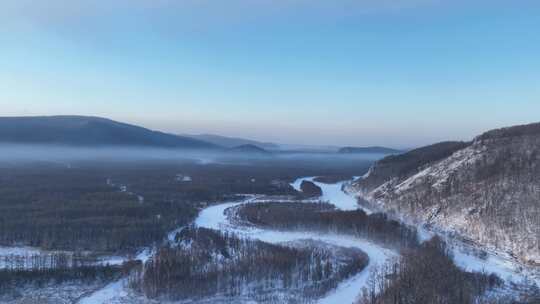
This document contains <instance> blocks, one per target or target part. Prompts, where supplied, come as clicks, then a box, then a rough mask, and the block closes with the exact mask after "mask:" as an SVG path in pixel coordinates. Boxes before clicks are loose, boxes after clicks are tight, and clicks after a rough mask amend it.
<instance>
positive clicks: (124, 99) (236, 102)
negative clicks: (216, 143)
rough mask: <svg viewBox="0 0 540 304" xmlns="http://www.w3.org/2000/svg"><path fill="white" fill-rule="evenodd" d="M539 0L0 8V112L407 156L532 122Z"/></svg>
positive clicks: (538, 66)
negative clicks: (402, 151) (401, 151)
mask: <svg viewBox="0 0 540 304" xmlns="http://www.w3.org/2000/svg"><path fill="white" fill-rule="evenodd" d="M539 14H540V5H539V4H538V2H535V1H528V0H524V1H505V0H496V1H484V0H476V1H463V0H458V1H440V0H387V1H386V0H385V1H374V0H366V1H352V0H343V1H331V2H330V1H323V0H315V1H305V0H301V1H287V0H286V1H279V2H275V1H266V0H264V1H248V0H231V1H228V2H227V3H215V2H213V1H207V0H203V1H191V0H189V1H161V0H158V1H150V0H136V1H127V0H118V1H113V2H112V3H111V2H110V1H104V0H93V1H90V0H79V1H66V0H52V1H47V2H46V3H44V2H41V3H35V2H33V1H29V0H17V1H15V0H7V1H3V2H2V4H0V44H1V45H2V47H1V48H0V65H1V66H2V72H0V108H1V110H0V116H36V115H87V116H99V117H106V118H110V119H113V120H117V121H121V122H126V123H130V124H134V125H140V126H143V127H146V128H149V129H153V130H160V131H163V132H168V133H173V134H217V135H221V136H230V137H240V138H247V139H254V140H258V141H264V142H275V143H280V144H304V145H332V146H388V147H394V148H411V147H417V146H422V145H426V144H430V143H434V142H438V141H443V140H470V139H472V138H473V137H474V136H476V135H478V134H480V133H482V132H484V131H487V130H489V129H494V128H499V127H505V126H511V125H517V124H525V123H531V122H535V121H538V120H539V119H538V115H537V113H540V102H539V100H538V99H539V96H540V60H539V59H538V54H539V53H540V40H539V39H538V34H537V32H538V28H540V19H539V18H538V15H539Z"/></svg>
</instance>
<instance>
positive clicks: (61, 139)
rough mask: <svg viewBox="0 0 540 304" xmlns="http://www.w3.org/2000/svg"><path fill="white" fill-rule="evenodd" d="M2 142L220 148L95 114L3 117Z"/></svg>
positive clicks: (0, 137)
mask: <svg viewBox="0 0 540 304" xmlns="http://www.w3.org/2000/svg"><path fill="white" fill-rule="evenodd" d="M0 142H1V143H6V144H41V145H66V146H82V147H94V146H138V147H157V148H185V149H219V148H220V147H219V146H217V145H214V144H211V143H207V142H204V141H200V140H196V139H192V138H188V137H182V136H177V135H173V134H168V133H165V132H160V131H153V130H150V129H146V128H143V127H139V126H135V125H131V124H126V123H122V122H117V121H114V120H111V119H107V118H102V117H95V116H77V115H58V116H28V117H0Z"/></svg>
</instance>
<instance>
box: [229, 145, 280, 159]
mask: <svg viewBox="0 0 540 304" xmlns="http://www.w3.org/2000/svg"><path fill="white" fill-rule="evenodd" d="M227 151H229V152H233V153H247V154H258V155H261V156H262V155H270V154H272V153H271V152H269V151H267V150H265V149H263V148H261V147H258V146H256V145H241V146H238V147H233V148H230V149H229V150H227Z"/></svg>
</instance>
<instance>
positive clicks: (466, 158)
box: [349, 123, 540, 265]
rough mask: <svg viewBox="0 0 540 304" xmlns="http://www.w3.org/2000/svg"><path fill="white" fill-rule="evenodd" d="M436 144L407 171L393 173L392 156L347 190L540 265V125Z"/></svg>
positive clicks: (381, 206)
mask: <svg viewBox="0 0 540 304" xmlns="http://www.w3.org/2000/svg"><path fill="white" fill-rule="evenodd" d="M438 145H439V148H440V149H438V150H437V149H436V150H437V153H431V154H429V153H428V154H426V155H428V156H432V158H429V157H427V158H424V159H423V160H424V161H423V162H421V161H419V162H416V161H413V162H409V163H407V165H409V164H412V165H411V166H409V167H407V170H392V169H395V167H396V166H398V165H399V164H400V163H399V162H395V159H396V156H390V157H388V158H385V159H382V160H380V161H379V162H377V163H376V164H374V165H373V166H372V168H371V169H370V171H369V172H368V173H367V174H366V175H365V176H364V178H363V179H361V180H359V181H357V182H356V183H355V184H354V185H352V186H351V187H350V189H349V190H351V191H353V192H355V193H356V194H357V195H358V196H359V198H360V199H361V200H362V202H364V203H366V204H368V205H370V206H371V207H374V208H376V209H378V210H382V211H385V212H388V213H390V214H395V215H398V216H402V217H405V218H407V219H410V220H411V221H413V222H415V223H419V224H427V225H429V226H431V227H434V228H435V229H439V230H442V231H446V232H449V233H453V234H457V235H459V236H461V237H463V238H465V239H468V240H470V241H472V242H476V243H479V244H481V245H483V246H485V247H486V248H489V249H493V250H496V251H500V252H505V253H508V254H510V255H512V256H514V257H516V258H518V259H519V260H521V261H523V262H525V263H529V264H532V265H540V204H539V201H538V199H539V198H540V123H535V124H529V125H521V126H514V127H509V128H503V129H496V130H491V131H488V132H485V133H483V134H481V135H479V136H477V137H476V138H475V139H474V140H473V141H472V142H469V143H461V144H460V143H455V142H453V143H452V142H450V144H448V142H447V144H445V145H443V146H441V145H440V144H438ZM432 146H433V145H432ZM432 146H431V147H432ZM428 147H430V146H428ZM441 147H442V148H441ZM425 148H426V147H424V149H425ZM420 149H422V148H420ZM428 150H430V149H428ZM430 151H431V150H430ZM417 152H418V149H417V150H416V151H415V150H413V151H411V152H408V153H405V154H404V155H401V156H397V157H401V158H402V159H403V158H405V159H406V158H408V157H409V158H411V153H412V154H414V153H417ZM434 155H436V156H437V157H434ZM411 159H413V160H414V159H415V158H414V157H412V158H411ZM419 159H422V157H420V158H419ZM426 160H427V161H426ZM396 164H397V165H396ZM398 169H400V168H398Z"/></svg>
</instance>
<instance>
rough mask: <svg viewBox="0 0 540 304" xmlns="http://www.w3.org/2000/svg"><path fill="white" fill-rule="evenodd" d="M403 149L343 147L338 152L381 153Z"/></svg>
mask: <svg viewBox="0 0 540 304" xmlns="http://www.w3.org/2000/svg"><path fill="white" fill-rule="evenodd" d="M401 152H402V151H399V150H396V149H392V148H386V147H343V148H340V149H339V150H338V153H348V154H352V153H380V154H397V153H401Z"/></svg>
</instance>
